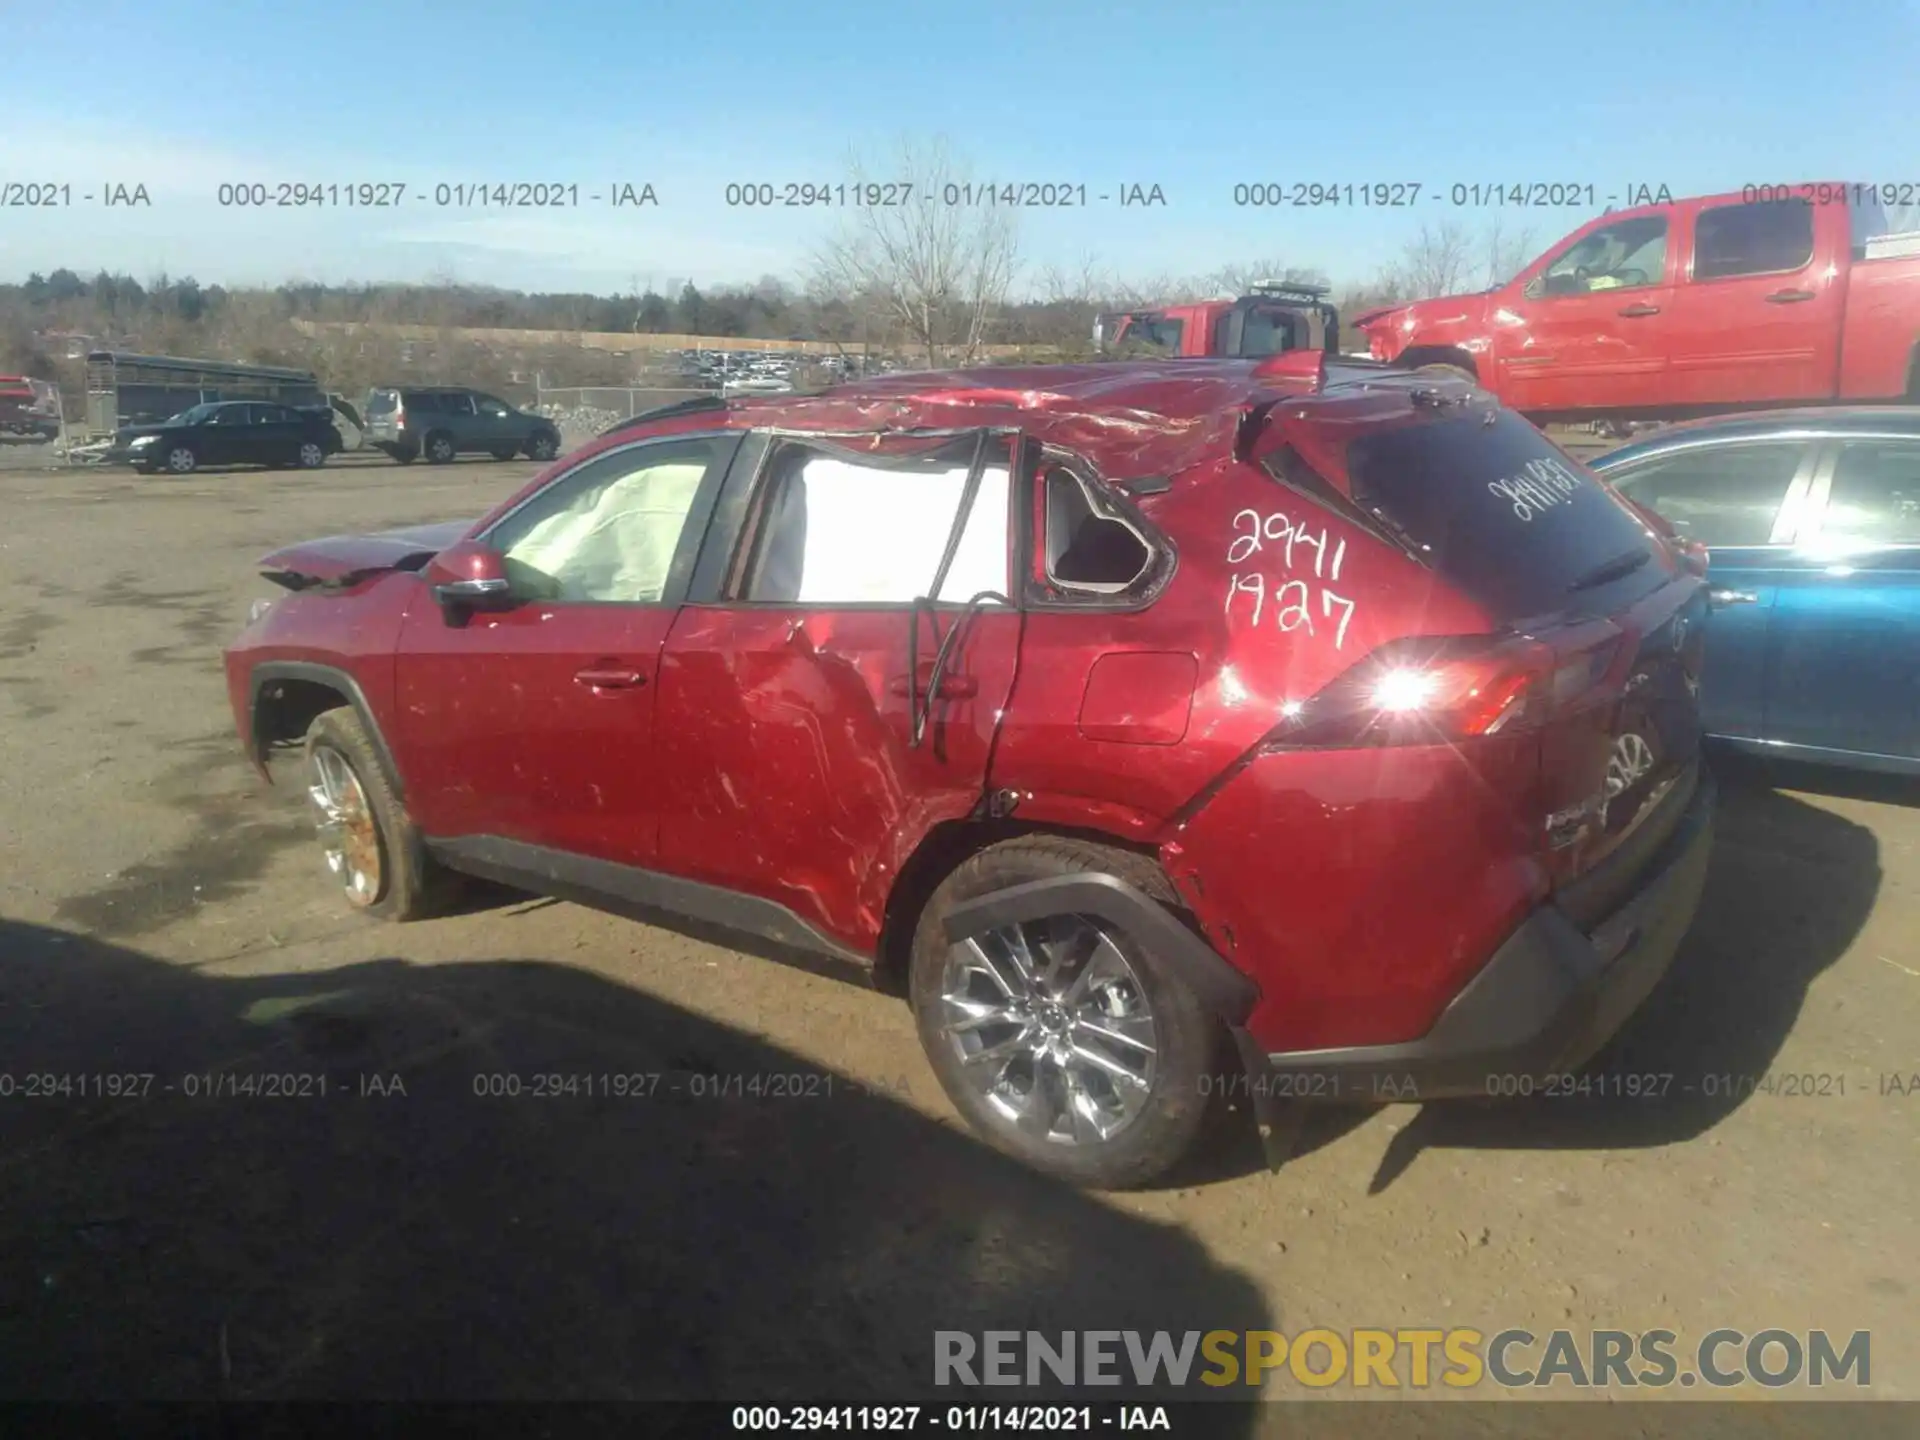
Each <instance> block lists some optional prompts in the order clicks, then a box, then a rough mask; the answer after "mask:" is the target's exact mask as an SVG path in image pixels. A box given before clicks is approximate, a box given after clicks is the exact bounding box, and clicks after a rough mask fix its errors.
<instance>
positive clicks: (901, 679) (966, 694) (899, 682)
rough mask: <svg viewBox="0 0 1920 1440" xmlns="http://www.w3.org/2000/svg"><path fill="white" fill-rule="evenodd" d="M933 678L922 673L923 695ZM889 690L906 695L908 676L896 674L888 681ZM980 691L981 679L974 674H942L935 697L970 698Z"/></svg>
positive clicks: (895, 693) (949, 698)
mask: <svg viewBox="0 0 1920 1440" xmlns="http://www.w3.org/2000/svg"><path fill="white" fill-rule="evenodd" d="M932 678H933V677H932V676H930V675H922V676H921V677H920V693H921V694H922V695H925V694H926V691H927V682H928V681H929V680H930V679H932ZM887 690H888V692H889V693H891V694H894V695H899V696H902V697H904V696H906V695H907V693H908V687H907V677H906V676H905V675H896V676H894V677H893V679H892V680H890V681H888V682H887ZM979 693H980V681H979V680H978V679H976V678H975V677H974V676H972V675H942V676H941V677H940V689H939V690H938V691H937V692H936V693H935V694H934V696H933V698H934V699H935V700H970V699H972V698H973V697H974V696H975V695H978V694H979Z"/></svg>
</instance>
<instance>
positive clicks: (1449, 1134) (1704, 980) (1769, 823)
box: [1319, 766, 1882, 1193]
mask: <svg viewBox="0 0 1920 1440" xmlns="http://www.w3.org/2000/svg"><path fill="white" fill-rule="evenodd" d="M1716 770H1717V773H1718V774H1719V778H1720V782H1721V792H1720V807H1719V813H1718V816H1717V818H1716V820H1715V825H1714V848H1713V858H1712V862H1711V865H1710V867H1709V870H1708V874H1707V888H1706V893H1705V895H1704V896H1703V897H1702V899H1701V904H1700V911H1699V914H1698V916H1697V917H1696V919H1695V920H1694V923H1693V928H1692V929H1691V930H1690V931H1689V933H1688V935H1687V938H1686V940H1685V941H1684V942H1683V943H1682V945H1681V948H1680V952H1679V954H1678V956H1676V957H1675V960H1674V964H1673V968H1672V969H1671V970H1670V971H1669V972H1668V974H1667V976H1666V978H1665V979H1664V980H1663V981H1662V982H1661V984H1660V985H1659V986H1658V987H1657V988H1656V989H1655V990H1654V992H1653V993H1652V994H1651V995H1649V996H1648V997H1647V1000H1646V1002H1645V1003H1644V1004H1643V1005H1642V1006H1641V1008H1640V1010H1639V1011H1638V1012H1637V1013H1636V1014H1635V1015H1634V1017H1633V1018H1632V1019H1631V1020H1629V1021H1628V1022H1627V1025H1626V1026H1625V1027H1624V1028H1623V1029H1622V1030H1621V1032H1620V1034H1619V1035H1618V1036H1617V1037H1616V1039H1615V1040H1614V1042H1613V1043H1612V1044H1611V1045H1610V1046H1608V1047H1607V1049H1606V1050H1604V1051H1603V1052H1602V1053H1601V1054H1600V1055H1598V1056H1597V1057H1595V1059H1594V1060H1593V1062H1592V1063H1591V1064H1590V1065H1588V1066H1587V1067H1585V1069H1584V1070H1583V1071H1582V1072H1581V1073H1582V1074H1584V1075H1586V1076H1588V1077H1591V1081H1592V1084H1593V1087H1594V1088H1593V1091H1592V1092H1591V1093H1585V1094H1582V1093H1578V1090H1577V1089H1576V1092H1575V1093H1572V1094H1568V1095H1565V1096H1556V1097H1553V1098H1542V1097H1540V1096H1538V1095H1536V1096H1535V1097H1533V1098H1531V1099H1515V1100H1510V1101H1485V1102H1482V1101H1453V1102H1440V1103H1436V1104H1432V1105H1426V1106H1423V1107H1422V1108H1421V1109H1420V1110H1419V1112H1418V1113H1417V1114H1416V1116H1415V1118H1414V1120H1413V1121H1412V1123H1410V1124H1409V1125H1407V1126H1405V1127H1404V1128H1402V1129H1401V1130H1400V1131H1399V1132H1398V1133H1396V1134H1395V1135H1394V1137H1393V1139H1392V1141H1391V1142H1390V1143H1389V1145H1388V1147H1387V1153H1386V1154H1385V1155H1384V1156H1383V1157H1382V1159H1381V1162H1380V1167H1379V1170H1378V1172H1377V1173H1376V1175H1375V1177H1374V1180H1373V1182H1372V1187H1371V1188H1372V1189H1373V1190H1374V1191H1375V1192H1376V1193H1377V1192H1378V1191H1379V1190H1381V1189H1383V1188H1385V1186H1386V1185H1387V1184H1389V1183H1391V1181H1392V1180H1393V1179H1394V1178H1395V1177H1396V1176H1397V1175H1399V1174H1400V1173H1402V1172H1403V1171H1404V1170H1405V1169H1406V1168H1407V1166H1408V1165H1410V1164H1411V1163H1412V1162H1413V1160H1414V1159H1415V1158H1416V1157H1417V1156H1418V1155H1419V1154H1420V1152H1422V1151H1423V1150H1427V1149H1432V1148H1436V1147H1438V1148H1462V1149H1500V1150H1520V1149H1575V1148H1578V1149H1627V1148H1638V1147H1643V1146H1652V1145H1670V1144H1675V1143H1678V1142H1681V1141H1686V1140H1690V1139H1693V1138H1694V1137H1696V1136H1698V1135H1700V1134H1702V1133H1704V1132H1705V1131H1707V1130H1710V1129H1712V1128H1713V1127H1714V1126H1715V1125H1717V1124H1719V1123H1720V1122H1721V1121H1722V1120H1724V1119H1725V1118H1726V1117H1727V1116H1728V1115H1729V1114H1731V1113H1732V1112H1733V1111H1734V1110H1735V1109H1737V1108H1738V1107H1739V1106H1741V1105H1742V1104H1745V1103H1748V1102H1750V1101H1751V1100H1753V1099H1754V1098H1755V1093H1756V1092H1755V1090H1754V1089H1753V1085H1754V1082H1755V1081H1757V1080H1758V1079H1759V1078H1760V1077H1763V1076H1765V1075H1767V1074H1769V1073H1770V1072H1773V1071H1775V1070H1776V1069H1777V1068H1778V1067H1777V1065H1776V1063H1775V1061H1776V1057H1777V1056H1778V1055H1779V1053H1780V1049H1781V1046H1782V1045H1783V1044H1784V1043H1785V1042H1786V1038H1787V1036H1788V1034H1789V1033H1790V1032H1791V1031H1792V1029H1793V1025H1794V1021H1795V1020H1796V1019H1797V1018H1798V1016H1799V1014H1800V1009H1801V1006H1802V1004H1803V1003H1804V1002H1805V999H1806V994H1807V989H1808V987H1809V986H1810V985H1811V984H1812V983H1813V981H1814V980H1815V978H1816V977H1818V976H1819V974H1820V973H1821V972H1822V971H1823V970H1825V969H1826V968H1827V967H1828V966H1830V965H1832V964H1833V963H1834V962H1835V961H1836V960H1838V959H1839V958H1840V957H1841V956H1842V955H1843V954H1845V953H1846V951H1847V948H1848V947H1849V946H1850V945H1851V944H1852V943H1853V940H1854V938H1855V937H1856V936H1857V935H1858V934H1859V933H1860V931H1861V929H1862V927H1863V926H1864V925H1865V924H1866V922H1867V919H1868V917H1869V916H1870V915H1871V914H1872V913H1873V906H1874V901H1875V899H1876V897H1877V896H1878V895H1879V893H1880V885H1881V880H1882V872H1881V867H1880V850H1879V842H1878V841H1877V840H1876V839H1875V837H1874V835H1873V832H1872V831H1870V830H1868V829H1867V828H1866V827H1865V826H1862V825H1857V824H1855V823H1854V822H1852V821H1851V820H1848V819H1846V818H1844V817H1842V816H1839V815H1835V814H1833V813H1831V812H1829V811H1827V810H1823V809H1821V808H1819V807H1817V806H1815V805H1810V804H1808V803H1807V802H1806V801H1804V800H1800V799H1796V798H1795V797H1793V796H1791V795H1787V794H1783V793H1781V792H1780V791H1778V790H1775V789H1773V788H1771V786H1770V785H1769V784H1767V783H1766V776H1764V775H1756V774H1754V773H1753V772H1751V771H1748V770H1746V769H1745V768H1743V767H1740V766H1732V767H1716ZM1812 1068H1813V1069H1816V1070H1834V1069H1838V1068H1840V1067H1838V1066H1834V1065H1815V1066H1813V1067H1812ZM1631 1077H1641V1078H1640V1079H1639V1080H1638V1081H1635V1080H1634V1079H1632V1078H1631ZM1646 1077H1654V1078H1653V1079H1652V1081H1651V1082H1649V1080H1648V1079H1647V1078H1646ZM1629 1088H1637V1089H1638V1090H1639V1091H1640V1092H1641V1093H1640V1094H1639V1095H1637V1096H1636V1095H1633V1094H1630V1093H1617V1092H1619V1091H1621V1090H1626V1089H1629ZM1349 1118H1351V1117H1349ZM1319 1133H1320V1135H1321V1141H1320V1143H1325V1140H1326V1139H1327V1138H1332V1136H1334V1135H1335V1134H1337V1133H1340V1132H1339V1128H1338V1124H1337V1122H1336V1124H1334V1125H1331V1126H1329V1127H1327V1128H1326V1129H1324V1130H1322V1131H1321V1132H1319Z"/></svg>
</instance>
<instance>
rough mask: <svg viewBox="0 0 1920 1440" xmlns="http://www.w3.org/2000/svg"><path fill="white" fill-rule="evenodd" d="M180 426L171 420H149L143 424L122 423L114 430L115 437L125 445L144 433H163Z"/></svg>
mask: <svg viewBox="0 0 1920 1440" xmlns="http://www.w3.org/2000/svg"><path fill="white" fill-rule="evenodd" d="M180 428H182V427H181V426H179V425H176V424H175V423H174V422H173V421H171V420H149V421H147V422H146V423H145V424H142V425H122V426H121V427H120V428H119V429H118V430H116V431H114V432H113V438H114V439H115V440H118V441H119V442H120V443H121V444H123V445H124V444H125V443H126V442H127V441H129V440H138V439H139V438H140V437H141V436H142V435H163V434H165V433H166V432H167V431H169V430H178V429H180Z"/></svg>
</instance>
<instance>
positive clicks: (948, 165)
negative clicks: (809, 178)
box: [815, 140, 1019, 368]
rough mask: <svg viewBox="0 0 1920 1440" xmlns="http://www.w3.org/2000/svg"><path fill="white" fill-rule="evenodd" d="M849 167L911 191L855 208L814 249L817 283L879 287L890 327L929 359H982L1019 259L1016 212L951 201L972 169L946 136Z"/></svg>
mask: <svg viewBox="0 0 1920 1440" xmlns="http://www.w3.org/2000/svg"><path fill="white" fill-rule="evenodd" d="M848 170H849V175H848V179H849V182H850V184H852V185H858V186H865V185H866V184H868V183H869V180H870V178H871V179H872V180H877V181H882V182H887V181H904V182H905V183H906V184H908V185H909V186H910V187H911V189H910V191H909V192H908V194H909V199H908V200H907V202H906V203H905V204H900V205H869V206H862V207H860V208H858V209H855V210H853V211H851V212H850V213H849V216H848V218H847V219H846V221H845V222H843V224H842V225H841V227H840V228H839V229H837V230H836V231H835V232H834V234H833V235H832V236H831V237H830V238H829V239H828V240H827V242H826V243H825V244H824V245H823V246H822V248H821V250H820V252H819V254H818V255H817V257H816V260H815V280H816V288H823V289H825V290H827V291H829V292H832V293H836V294H839V295H842V296H848V297H851V296H857V295H874V296H877V297H878V298H879V299H880V301H881V303H882V304H883V306H884V308H885V311H886V314H887V318H888V319H889V320H890V321H891V322H892V325H893V327H894V328H896V329H897V330H898V331H899V332H900V333H901V334H902V335H903V336H904V338H905V339H906V340H907V341H908V342H910V343H911V344H912V345H913V347H914V348H915V349H917V350H923V351H924V352H925V353H926V357H927V364H928V365H929V366H933V367H936V368H937V367H938V366H939V365H940V364H941V363H942V362H943V360H945V359H947V358H949V357H951V358H957V359H958V360H959V362H960V363H961V364H963V365H964V364H967V363H969V362H971V361H973V360H974V359H976V358H978V356H979V354H980V350H981V347H982V346H983V345H984V344H985V343H986V338H987V329H988V322H989V320H990V319H992V318H993V317H994V315H995V314H996V312H998V311H999V310H1000V308H1001V307H1002V306H1003V305H1004V304H1005V302H1006V299H1007V295H1008V292H1009V291H1010V290H1011V288H1012V285H1013V279H1014V275H1015V273H1016V272H1017V270H1018V268H1019V232H1018V227H1017V224H1016V221H1015V212H1014V211H1013V210H1011V209H1007V208H1004V207H1000V206H994V205H966V204H949V203H947V201H948V199H949V197H950V196H958V197H960V198H963V199H964V198H965V191H966V187H967V184H968V175H969V172H968V170H967V167H966V166H964V165H963V164H961V163H960V162H959V161H957V160H956V159H955V158H954V157H953V156H952V154H951V153H950V152H949V151H948V149H947V147H946V144H945V142H944V141H940V140H935V141H934V142H932V143H931V144H927V145H917V144H915V143H913V142H912V141H902V142H901V144H900V147H899V156H898V159H897V160H896V161H895V162H894V163H893V164H892V165H891V166H889V167H888V168H887V169H886V170H885V171H884V173H877V172H872V171H870V170H869V168H868V167H867V166H866V165H864V164H863V163H862V162H861V160H860V158H859V157H858V156H857V155H855V156H853V157H851V158H850V160H849V163H848ZM881 188H883V189H884V188H885V186H884V185H883V186H882V187H881Z"/></svg>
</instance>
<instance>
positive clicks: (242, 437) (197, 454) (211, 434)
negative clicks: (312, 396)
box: [108, 400, 342, 475]
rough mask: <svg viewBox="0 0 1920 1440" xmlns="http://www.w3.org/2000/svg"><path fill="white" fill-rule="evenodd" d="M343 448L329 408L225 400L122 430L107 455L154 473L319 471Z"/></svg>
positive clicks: (111, 458) (197, 406)
mask: <svg viewBox="0 0 1920 1440" xmlns="http://www.w3.org/2000/svg"><path fill="white" fill-rule="evenodd" d="M341 448H342V445H341V441H340V432H339V431H338V430H336V429H334V428H333V419H332V417H331V416H330V415H329V414H328V413H327V412H325V411H321V410H296V409H294V408H293V407H292V406H290V405H274V404H270V403H267V402H264V401H259V400H221V401H215V402H212V403H210V404H206V405H195V406H194V407H193V408H192V409H191V410H183V411H181V412H180V413H179V414H178V415H175V416H174V417H173V418H172V419H170V420H163V421H161V422H160V423H159V424H158V425H137V426H133V427H130V428H128V429H125V430H122V431H120V432H119V433H118V434H117V435H116V436H115V437H114V445H113V449H112V451H111V452H110V453H109V455H108V458H109V459H110V460H120V461H124V462H126V463H128V464H131V465H134V466H136V467H138V468H139V469H141V470H144V471H146V472H147V473H149V474H152V473H154V472H155V471H159V470H165V471H167V472H168V473H170V474H174V475H190V474H192V473H193V472H194V471H195V470H199V469H203V468H205V467H206V466H209V465H265V466H267V467H268V468H270V469H285V468H298V469H301V470H316V469H318V468H319V467H320V466H322V465H324V464H326V463H327V457H328V456H329V455H332V454H335V453H337V452H338V451H339V450H340V449H341Z"/></svg>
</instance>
